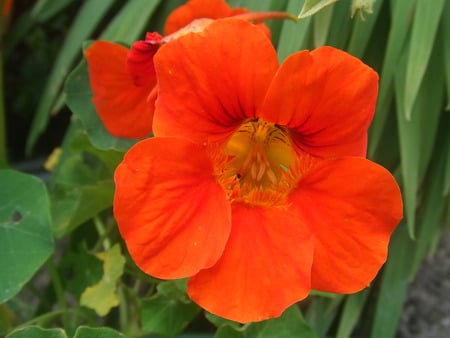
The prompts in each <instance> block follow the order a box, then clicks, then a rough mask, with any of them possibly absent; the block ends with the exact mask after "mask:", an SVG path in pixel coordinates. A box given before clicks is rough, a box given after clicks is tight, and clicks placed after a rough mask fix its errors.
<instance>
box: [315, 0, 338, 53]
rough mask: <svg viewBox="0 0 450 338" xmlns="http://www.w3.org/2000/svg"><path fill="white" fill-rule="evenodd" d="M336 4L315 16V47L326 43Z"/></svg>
mask: <svg viewBox="0 0 450 338" xmlns="http://www.w3.org/2000/svg"><path fill="white" fill-rule="evenodd" d="M333 9H334V6H330V7H327V8H325V9H324V10H323V11H321V12H319V13H317V14H316V15H315V16H314V17H313V28H314V29H313V40H314V47H320V46H323V45H325V44H326V41H327V36H328V32H329V29H330V24H331V19H332V18H333Z"/></svg>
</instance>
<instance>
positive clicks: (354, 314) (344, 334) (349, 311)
mask: <svg viewBox="0 0 450 338" xmlns="http://www.w3.org/2000/svg"><path fill="white" fill-rule="evenodd" d="M368 293H369V289H365V290H363V291H361V292H358V293H355V294H353V295H349V296H347V297H346V299H345V305H344V308H343V310H342V314H341V318H340V320H339V328H338V332H337V335H336V338H350V337H351V334H352V331H353V329H354V328H355V326H356V325H357V324H358V320H359V318H360V317H361V312H362V310H363V308H364V304H365V303H366V300H367V295H368Z"/></svg>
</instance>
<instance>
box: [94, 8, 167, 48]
mask: <svg viewBox="0 0 450 338" xmlns="http://www.w3.org/2000/svg"><path fill="white" fill-rule="evenodd" d="M160 2H161V0H152V1H148V0H133V1H128V2H124V6H123V7H122V8H121V10H120V12H119V13H118V14H117V15H116V16H115V17H114V19H113V21H111V23H110V24H109V25H108V27H107V28H106V30H105V31H104V32H103V33H102V34H101V36H100V38H101V39H102V40H109V41H117V42H122V43H126V44H130V45H131V43H133V42H134V41H136V40H139V37H140V35H141V34H142V33H143V31H144V29H145V27H146V25H147V24H148V21H149V19H150V17H151V15H152V14H153V12H154V11H155V10H156V8H157V7H158V5H159V3H160Z"/></svg>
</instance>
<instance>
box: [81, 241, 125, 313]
mask: <svg viewBox="0 0 450 338" xmlns="http://www.w3.org/2000/svg"><path fill="white" fill-rule="evenodd" d="M96 256H97V258H98V259H100V260H102V261H103V277H102V279H101V280H100V282H98V283H97V284H95V285H93V286H89V287H87V288H86V290H84V292H83V294H82V295H81V299H80V303H81V305H84V306H86V307H89V308H91V309H93V310H95V312H97V314H98V315H99V316H105V315H106V314H108V312H109V311H110V310H111V308H113V307H115V306H117V305H119V298H118V296H117V293H116V283H117V280H118V279H119V278H120V276H122V273H123V267H124V265H125V258H124V257H123V256H122V254H121V252H120V246H119V245H118V244H116V245H114V246H113V247H112V248H111V249H109V250H108V251H105V252H100V253H98V254H97V255H96Z"/></svg>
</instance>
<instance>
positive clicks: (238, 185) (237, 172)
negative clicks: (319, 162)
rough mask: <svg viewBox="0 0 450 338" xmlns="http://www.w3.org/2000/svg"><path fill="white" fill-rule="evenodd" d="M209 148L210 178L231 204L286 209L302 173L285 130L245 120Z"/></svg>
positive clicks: (258, 121) (269, 124)
mask: <svg viewBox="0 0 450 338" xmlns="http://www.w3.org/2000/svg"><path fill="white" fill-rule="evenodd" d="M209 149H210V150H209V154H210V157H211V159H212V162H213V163H214V176H215V178H216V180H217V182H218V183H219V184H220V185H221V186H222V187H223V189H224V191H225V193H226V196H227V198H228V200H229V201H230V202H231V203H233V202H241V203H246V204H249V205H258V206H275V207H286V205H287V196H288V194H289V193H290V192H291V191H292V190H293V189H295V187H296V186H297V184H298V181H299V180H300V178H301V176H302V174H303V170H302V168H303V165H302V163H301V162H302V161H301V160H300V159H299V158H298V155H297V153H296V152H295V151H294V150H293V148H292V144H291V141H290V138H289V134H288V132H287V129H285V128H284V127H281V126H277V125H275V124H273V123H269V122H266V121H263V120H261V119H251V120H248V121H247V122H245V123H244V124H242V125H241V127H240V128H239V129H237V130H236V131H235V133H234V134H233V135H232V136H231V137H230V139H229V140H228V141H227V142H225V143H222V144H220V145H218V144H216V145H214V146H213V145H210V146H209Z"/></svg>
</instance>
